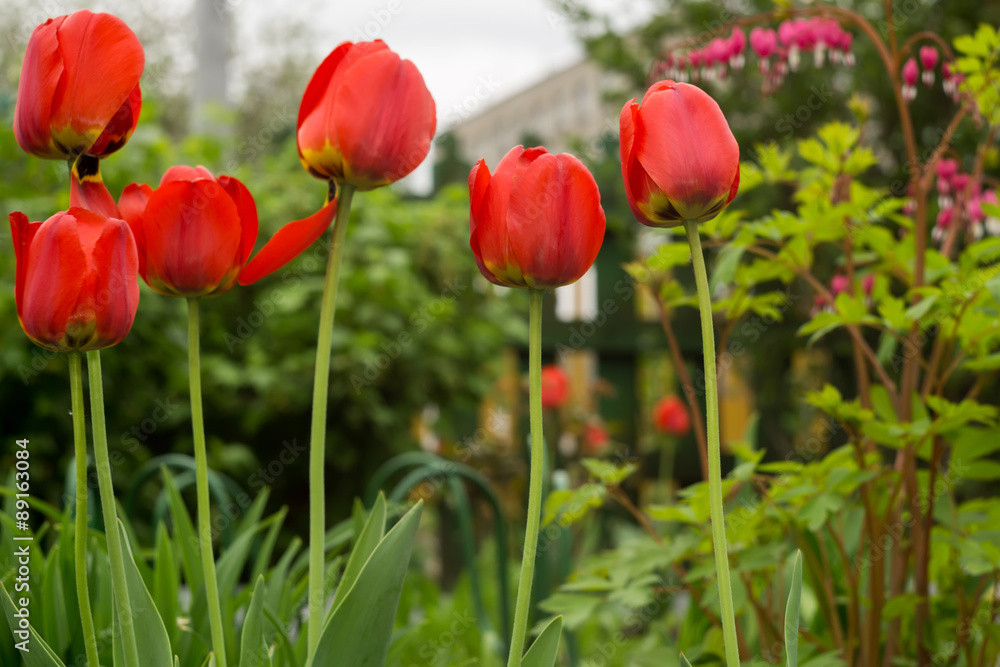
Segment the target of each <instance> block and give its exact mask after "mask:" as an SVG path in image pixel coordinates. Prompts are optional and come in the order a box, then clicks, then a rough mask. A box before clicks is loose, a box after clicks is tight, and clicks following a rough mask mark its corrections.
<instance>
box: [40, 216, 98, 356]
mask: <svg viewBox="0 0 1000 667" xmlns="http://www.w3.org/2000/svg"><path fill="white" fill-rule="evenodd" d="M92 215H97V214H92ZM27 266H28V267H31V270H29V271H27V273H26V275H25V276H24V278H25V280H24V290H23V292H22V297H21V298H22V302H23V308H22V313H21V324H22V326H23V327H24V332H25V333H26V334H27V335H28V337H29V338H31V339H32V340H33V341H35V342H36V343H38V344H39V345H42V346H43V347H47V348H49V349H57V350H61V351H64V350H67V349H70V346H69V345H68V344H67V340H66V328H67V326H68V325H69V320H70V318H71V317H75V319H76V320H77V321H85V319H86V316H87V315H88V314H87V313H83V314H81V313H78V312H76V306H77V302H78V301H79V299H80V293H81V291H82V290H84V289H86V288H87V287H88V286H87V285H86V277H87V275H88V267H87V258H86V256H85V255H84V252H83V249H82V248H81V247H80V237H79V235H78V230H77V225H76V223H75V220H74V219H73V218H72V216H70V215H69V214H68V213H57V214H56V215H54V216H52V217H51V218H49V219H48V220H46V221H45V222H43V223H41V225H40V226H39V228H38V229H37V230H36V232H35V238H34V241H33V242H32V243H31V247H30V248H28V263H27ZM90 314H92V313H90ZM81 315H83V317H81ZM81 324H83V322H81ZM77 328H78V329H79V328H80V327H77ZM82 328H83V329H85V328H86V327H85V326H83V327H82ZM81 334H82V332H81Z"/></svg>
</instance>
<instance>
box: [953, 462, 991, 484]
mask: <svg viewBox="0 0 1000 667" xmlns="http://www.w3.org/2000/svg"><path fill="white" fill-rule="evenodd" d="M962 478H963V479H971V480H974V481H977V482H993V481H996V480H998V479H1000V463H998V462H996V461H976V464H975V465H973V466H971V467H969V468H968V469H967V470H965V471H964V472H963V473H962Z"/></svg>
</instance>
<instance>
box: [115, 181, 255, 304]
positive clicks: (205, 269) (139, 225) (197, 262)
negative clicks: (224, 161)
mask: <svg viewBox="0 0 1000 667" xmlns="http://www.w3.org/2000/svg"><path fill="white" fill-rule="evenodd" d="M118 206H119V208H120V209H121V212H122V217H124V218H125V219H126V220H127V221H128V224H129V226H130V227H131V228H132V232H133V233H134V234H135V240H136V244H137V245H138V248H139V273H140V275H142V279H143V280H145V281H146V284H148V285H149V286H150V287H152V288H153V289H154V290H155V291H157V292H159V293H160V294H165V295H167V296H181V297H194V296H210V295H213V294H222V293H223V292H228V291H229V290H230V289H232V287H233V285H235V284H236V281H237V278H238V277H239V275H240V271H241V270H242V269H243V267H244V265H245V264H246V261H247V259H248V258H249V257H250V253H251V251H253V246H254V243H255V242H256V241H257V205H256V204H255V203H254V200H253V197H252V196H251V195H250V192H249V191H248V190H247V189H246V187H245V186H244V185H243V184H242V183H240V182H239V181H238V180H236V179H235V178H231V177H229V176H220V177H219V178H218V179H216V178H215V177H214V176H212V174H211V172H209V171H208V170H207V169H205V168H204V167H171V168H170V169H168V170H167V173H165V174H164V175H163V178H162V179H161V180H160V187H158V188H157V189H155V190H153V189H152V188H150V187H149V186H148V185H138V184H134V183H133V184H132V185H130V186H128V187H127V188H125V191H124V192H122V196H121V199H120V200H119V202H118Z"/></svg>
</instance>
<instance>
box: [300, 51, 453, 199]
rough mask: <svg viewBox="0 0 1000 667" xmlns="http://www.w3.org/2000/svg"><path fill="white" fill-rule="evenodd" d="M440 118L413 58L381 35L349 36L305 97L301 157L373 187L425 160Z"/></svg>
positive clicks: (320, 171) (335, 176)
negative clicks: (401, 53)
mask: <svg viewBox="0 0 1000 667" xmlns="http://www.w3.org/2000/svg"><path fill="white" fill-rule="evenodd" d="M436 123H437V115H436V111H435V107H434V99H433V98H432V97H431V94H430V92H429V91H428V90H427V86H426V85H424V80H423V78H422V77H421V76H420V72H418V71H417V68H416V66H415V65H414V64H413V63H412V62H410V61H409V60H400V58H399V56H398V55H397V54H396V53H394V52H393V51H391V50H389V47H387V46H386V45H385V43H384V42H382V40H376V41H374V42H358V43H357V44H353V43H351V42H344V43H343V44H341V45H340V46H338V47H337V48H336V49H334V50H333V52H332V53H331V54H330V55H329V56H327V58H326V60H324V61H323V63H322V64H321V65H320V66H319V68H318V69H317V70H316V73H315V74H313V77H312V79H311V80H310V81H309V85H308V86H307V87H306V92H305V95H303V97H302V104H301V106H300V107H299V120H298V132H297V135H296V136H297V139H298V147H299V159H301V160H302V165H303V166H304V167H305V168H306V169H307V170H309V173H311V174H312V175H313V176H316V177H317V178H322V179H324V180H330V179H332V180H334V181H337V182H338V183H341V182H344V183H350V184H351V185H353V186H355V187H356V188H358V189H359V190H370V189H372V188H377V187H380V186H383V185H388V184H389V183H392V182H394V181H397V180H399V179H400V178H402V177H403V176H406V175H407V174H409V173H410V172H411V171H413V170H414V169H416V168H417V165H419V164H420V163H421V162H423V160H424V158H425V157H427V152H428V151H429V150H430V145H431V139H432V138H433V137H434V130H435V127H436Z"/></svg>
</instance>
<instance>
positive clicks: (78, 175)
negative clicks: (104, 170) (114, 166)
mask: <svg viewBox="0 0 1000 667" xmlns="http://www.w3.org/2000/svg"><path fill="white" fill-rule="evenodd" d="M69 205H70V206H76V207H79V208H84V209H87V210H88V211H93V212H94V213H99V214H101V215H103V216H104V217H105V218H121V213H120V212H119V210H118V205H117V204H115V199H114V197H112V196H111V193H110V192H108V189H107V188H106V187H105V186H104V179H103V178H101V171H100V160H99V159H98V158H96V157H94V156H92V155H81V156H80V157H78V158H77V159H76V161H75V162H74V163H73V168H72V169H71V170H70V179H69Z"/></svg>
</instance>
